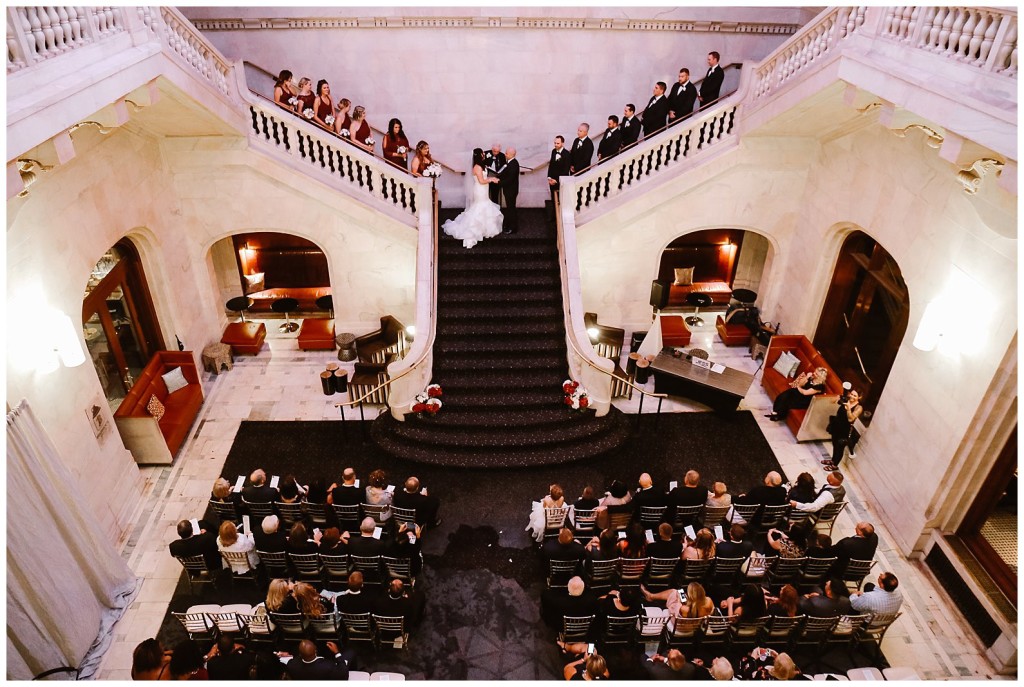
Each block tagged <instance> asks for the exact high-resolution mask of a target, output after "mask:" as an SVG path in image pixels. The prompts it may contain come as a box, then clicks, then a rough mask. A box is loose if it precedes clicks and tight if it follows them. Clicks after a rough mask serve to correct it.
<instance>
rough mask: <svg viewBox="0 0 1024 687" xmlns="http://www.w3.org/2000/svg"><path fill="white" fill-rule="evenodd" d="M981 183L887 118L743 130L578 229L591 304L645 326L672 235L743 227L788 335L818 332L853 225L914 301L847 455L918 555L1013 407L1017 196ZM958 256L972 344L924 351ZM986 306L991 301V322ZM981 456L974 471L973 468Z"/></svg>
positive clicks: (771, 314)
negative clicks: (963, 448) (762, 133)
mask: <svg viewBox="0 0 1024 687" xmlns="http://www.w3.org/2000/svg"><path fill="white" fill-rule="evenodd" d="M755 170H756V171H755ZM987 193H988V196H987V198H986V199H984V200H981V199H977V198H976V197H971V196H967V195H966V194H965V193H964V192H963V189H962V187H961V186H960V184H959V183H958V182H957V181H956V178H955V170H954V169H953V167H952V166H951V165H949V164H948V163H947V162H945V161H943V160H941V159H939V158H938V155H937V153H936V152H935V151H934V150H931V149H929V148H927V147H924V146H923V145H919V144H915V143H914V142H910V141H905V140H901V139H896V138H894V137H892V136H891V135H890V134H888V133H887V132H886V131H885V130H884V128H882V127H881V126H879V125H873V126H871V127H868V128H864V129H861V130H859V131H857V132H854V133H851V134H848V135H845V136H839V137H836V138H834V139H832V140H829V141H827V142H825V143H820V144H819V143H818V142H817V141H815V140H813V139H800V138H791V137H757V138H755V137H748V138H746V139H744V141H743V142H742V144H741V145H740V146H739V147H737V148H736V149H734V150H733V151H731V152H729V153H727V154H726V155H724V156H723V157H721V158H719V159H717V160H715V161H713V162H711V163H709V164H706V165H703V166H701V167H699V168H698V169H696V170H694V171H693V172H692V173H689V174H687V175H685V176H684V177H681V178H677V179H674V180H672V182H671V183H665V184H663V185H662V186H661V187H660V188H657V189H653V190H652V191H650V192H649V193H647V194H645V195H644V196H642V197H640V198H638V199H637V200H635V201H633V202H631V203H628V204H626V205H623V206H622V207H619V208H617V209H616V210H615V211H613V212H611V213H609V214H608V215H606V216H604V217H601V218H599V219H597V220H594V221H592V222H589V223H587V224H586V225H584V226H581V227H579V230H578V231H579V236H578V243H579V253H580V263H581V269H582V291H583V303H584V307H585V309H586V310H588V311H594V312H598V313H599V314H600V316H601V320H602V322H607V323H609V324H611V325H615V326H624V327H625V328H626V329H627V330H629V329H639V328H646V326H647V325H648V323H649V322H650V312H651V310H650V307H649V305H648V303H647V297H648V289H649V280H650V279H652V278H654V276H655V275H656V273H657V265H658V259H659V256H660V254H661V250H662V249H663V247H664V246H665V245H666V244H667V243H668V242H669V241H671V240H672V238H674V237H675V236H678V235H679V234H680V233H685V232H688V231H694V230H698V229H704V228H708V227H739V228H745V229H751V230H753V231H757V232H759V233H760V234H762V235H763V236H764V237H765V238H766V239H767V242H768V243H769V244H770V246H771V251H770V253H771V255H772V260H771V263H770V264H769V265H768V266H766V269H765V272H764V275H763V281H762V286H761V289H760V290H759V294H760V298H759V304H760V305H761V307H762V308H763V310H764V316H765V318H766V319H770V320H773V321H775V320H781V322H782V324H783V327H784V330H785V331H786V332H787V333H797V332H800V333H805V334H807V335H808V336H813V332H814V329H815V326H816V324H817V321H818V317H819V315H820V310H821V307H822V304H823V302H824V299H825V295H826V292H827V288H828V284H829V282H830V280H831V275H832V270H833V268H834V265H835V259H836V255H837V254H838V250H839V246H840V245H841V243H842V240H843V238H844V237H845V236H846V235H847V234H848V233H849V231H852V230H854V229H861V230H863V231H865V232H867V233H868V234H870V235H871V236H872V237H874V238H875V239H876V240H877V241H879V242H880V243H881V244H882V245H883V246H884V247H885V248H886V249H887V250H888V251H889V252H890V253H891V254H892V255H893V256H894V257H895V259H896V260H897V262H898V264H899V266H900V269H901V270H902V274H903V277H904V279H905V280H906V282H907V284H908V287H909V290H910V298H911V315H910V323H909V326H908V329H907V333H906V336H905V337H904V341H903V344H902V346H901V348H900V351H899V354H898V356H897V358H896V361H895V364H894V366H893V369H892V374H891V375H890V377H889V380H888V382H887V384H886V387H885V391H884V393H883V395H882V397H881V400H880V402H879V405H878V408H877V411H876V413H875V417H874V419H873V422H872V424H871V426H870V428H869V431H868V432H867V433H866V434H865V435H864V439H863V442H862V444H861V447H860V448H858V458H857V460H856V463H855V467H853V468H852V469H853V470H854V471H855V473H856V475H857V478H858V480H859V482H858V483H859V484H860V485H862V486H864V487H865V488H866V489H867V490H868V492H869V493H870V494H871V495H872V497H873V499H872V500H873V502H874V503H875V504H876V505H877V508H878V510H879V511H880V515H881V517H883V518H884V519H885V521H886V524H887V525H888V526H889V528H890V529H891V530H892V532H893V534H894V535H895V536H896V538H897V544H898V546H899V547H900V549H901V550H902V551H903V552H904V553H905V554H909V553H911V552H912V551H914V550H915V549H917V548H918V547H919V546H920V541H919V539H920V537H921V534H922V532H923V531H924V530H925V529H926V528H927V527H928V526H931V524H934V523H933V518H934V517H935V514H936V513H937V512H939V511H941V509H942V501H943V498H944V497H945V495H946V490H947V489H948V486H947V485H945V484H944V481H943V479H944V477H948V476H947V475H946V471H947V470H948V469H949V468H950V466H951V465H952V464H953V461H954V456H955V454H956V453H957V451H958V449H959V448H960V445H961V443H962V442H963V441H965V437H966V436H967V433H968V431H969V429H970V427H971V425H972V423H975V422H978V421H984V420H986V419H988V418H987V416H988V414H989V413H999V412H1005V411H1006V407H1005V406H1006V405H1007V404H1008V403H1009V402H1010V401H1011V400H1012V399H1004V401H1003V403H1002V407H1001V409H1000V407H999V404H995V405H996V406H997V407H996V408H994V409H993V408H992V407H990V406H992V402H991V399H986V398H985V396H986V392H987V390H988V389H989V387H990V385H991V384H992V381H993V378H994V376H995V375H1002V374H1005V371H1003V370H1002V369H1001V367H1000V361H1001V360H1003V358H1004V356H1005V354H1006V353H1007V351H1008V350H1009V349H1010V348H1011V347H1012V346H1014V345H1015V343H1014V342H1015V338H1014V336H1015V332H1016V326H1017V325H1016V319H1015V317H1014V315H1013V313H1015V312H1016V309H1017V300H1016V249H1017V245H1016V239H1015V237H1012V236H1011V237H1007V236H1005V235H1004V233H1005V232H1004V231H1003V228H1004V226H1005V223H1006V222H1008V221H1012V220H1014V219H1015V217H1016V211H1015V209H1014V207H1015V198H1014V197H1013V196H1011V195H1009V194H1007V193H1006V192H1005V191H1002V190H1001V189H998V188H997V187H996V186H995V181H994V180H989V187H988V191H987ZM955 270H960V271H962V272H963V273H965V274H966V276H967V278H968V279H969V280H970V282H971V283H972V284H973V288H974V289H975V292H974V293H973V294H972V297H971V298H970V301H969V302H970V303H972V304H976V306H977V307H976V308H972V315H971V317H970V318H968V319H967V321H965V322H964V324H963V326H970V327H972V332H973V337H972V339H973V340H974V343H976V344H977V349H976V350H975V351H973V352H970V353H961V354H956V355H950V354H947V353H944V352H942V351H940V350H935V351H931V352H923V351H920V350H917V349H915V348H914V347H913V346H912V341H913V338H914V334H915V333H916V331H917V327H918V325H919V323H920V321H921V317H922V313H923V310H924V307H925V305H926V304H927V303H929V302H930V301H931V300H933V299H935V298H936V297H937V296H938V295H939V294H940V293H942V292H943V291H944V290H945V289H946V288H947V285H948V284H949V283H950V282H949V280H950V278H951V273H952V272H953V271H955ZM986 308H988V309H990V312H991V313H992V315H991V317H989V318H987V321H981V320H984V319H985V318H984V317H982V316H983V311H984V310H985V309H986ZM966 314H967V313H966V312H965V313H956V315H957V318H958V319H960V317H961V316H965V315H966ZM979 317H980V318H981V319H980V320H979V319H978V318H979ZM976 320H977V321H976ZM975 327H976V330H975V329H974V328H975ZM848 467H849V466H848ZM976 469H977V468H976V467H973V466H972V469H971V472H970V473H967V474H969V475H970V476H971V477H972V479H977V477H976V476H975V472H974V471H975V470H976ZM983 472H984V471H982V474H983ZM908 476H912V479H909V480H908V479H907V477H908Z"/></svg>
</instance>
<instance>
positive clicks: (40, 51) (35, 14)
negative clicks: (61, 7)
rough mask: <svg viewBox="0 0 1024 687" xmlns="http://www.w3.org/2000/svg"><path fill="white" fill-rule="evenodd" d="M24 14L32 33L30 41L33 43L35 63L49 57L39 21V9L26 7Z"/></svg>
mask: <svg viewBox="0 0 1024 687" xmlns="http://www.w3.org/2000/svg"><path fill="white" fill-rule="evenodd" d="M25 13H26V14H27V15H28V23H29V26H30V27H31V31H32V40H33V42H34V49H33V53H34V54H35V58H36V59H35V61H41V60H45V59H46V58H47V57H49V55H47V54H46V53H47V50H46V37H45V36H43V25H42V22H41V21H40V19H39V8H38V7H26V8H25Z"/></svg>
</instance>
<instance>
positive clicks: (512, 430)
mask: <svg viewBox="0 0 1024 687" xmlns="http://www.w3.org/2000/svg"><path fill="white" fill-rule="evenodd" d="M441 412H442V413H443V412H444V411H443V410H442V411H441ZM563 412H564V413H565V414H566V415H568V412H569V411H568V410H565V411H563ZM440 415H441V413H438V415H437V416H433V417H419V416H412V417H409V418H407V419H406V421H405V422H403V423H400V425H399V426H397V427H396V429H395V431H394V433H393V435H394V438H395V440H396V441H406V442H409V443H417V442H419V443H430V444H432V445H434V446H436V447H439V448H441V447H443V448H445V449H448V448H471V447H474V446H478V447H488V448H491V449H507V448H524V447H525V448H542V447H544V446H549V447H551V448H552V449H553V450H557V449H558V448H560V446H561V445H562V444H565V443H567V442H570V443H575V442H580V441H585V440H589V439H591V438H597V437H599V436H600V435H602V434H604V433H605V432H607V431H609V428H611V427H613V426H614V424H615V422H614V419H607V420H606V419H605V418H593V417H589V416H586V415H583V416H580V417H577V418H575V419H563V421H562V422H561V423H559V424H557V425H549V426H546V427H538V426H529V427H522V426H519V427H516V426H508V427H505V428H504V429H503V430H502V431H501V432H495V431H493V429H491V428H486V427H478V428H475V429H467V428H463V429H462V430H461V431H459V432H452V431H447V430H448V427H442V428H440V431H439V427H438V425H435V424H434V421H435V420H437V419H438V417H440ZM575 420H580V422H576V421H575Z"/></svg>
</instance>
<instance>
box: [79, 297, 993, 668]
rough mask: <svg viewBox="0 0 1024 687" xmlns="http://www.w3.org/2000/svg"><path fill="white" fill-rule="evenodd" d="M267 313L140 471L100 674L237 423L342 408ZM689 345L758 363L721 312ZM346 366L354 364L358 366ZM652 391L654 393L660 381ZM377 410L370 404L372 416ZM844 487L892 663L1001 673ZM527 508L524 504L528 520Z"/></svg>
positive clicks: (117, 659)
mask: <svg viewBox="0 0 1024 687" xmlns="http://www.w3.org/2000/svg"><path fill="white" fill-rule="evenodd" d="M264 322H266V324H267V331H268V336H267V342H266V345H265V346H264V348H263V350H262V351H261V352H260V354H259V355H257V356H236V357H235V364H234V369H233V370H231V371H226V372H222V373H221V374H220V375H212V374H210V373H204V384H205V391H206V397H207V398H206V402H205V404H204V407H203V412H202V415H201V416H200V420H199V421H198V422H197V423H196V425H195V427H194V428H193V430H192V436H190V437H189V439H188V440H187V442H186V444H185V447H184V449H183V450H182V452H181V453H180V454H179V456H178V459H177V461H176V462H175V464H174V465H173V466H170V467H148V468H142V472H143V475H144V477H145V478H146V480H147V486H146V492H145V496H144V500H143V503H142V505H141V506H140V508H139V512H138V514H137V517H136V519H135V522H136V523H137V524H136V526H135V529H134V531H133V532H132V533H131V535H130V536H129V538H128V543H127V544H126V545H125V549H124V552H123V554H124V556H125V558H126V560H127V561H128V563H129V565H130V566H131V568H132V569H133V570H134V571H135V572H136V574H137V575H138V576H139V577H141V578H143V585H142V589H141V591H140V593H139V596H138V598H137V599H136V601H135V602H134V603H132V605H131V607H130V609H129V610H128V612H127V613H126V614H125V616H124V618H122V620H121V621H120V622H119V623H118V624H117V625H116V627H115V628H114V633H115V641H114V643H113V645H112V648H111V649H110V651H108V653H107V655H106V657H105V659H104V663H103V665H102V667H101V669H100V672H99V675H98V677H99V678H100V679H125V680H127V679H129V677H130V668H131V653H132V650H133V648H134V647H135V645H136V644H137V643H138V642H140V641H141V640H143V639H145V638H147V637H152V636H154V635H155V634H156V632H157V630H158V629H159V627H160V623H161V621H162V619H163V616H164V614H165V612H166V610H167V604H168V602H169V601H170V598H171V595H172V593H173V590H174V588H175V586H176V584H177V581H178V578H179V576H180V573H181V567H180V566H179V564H178V563H177V561H175V560H174V559H173V558H171V557H170V555H169V554H168V553H167V544H168V543H169V542H170V541H172V540H173V539H174V538H175V537H176V536H177V535H176V533H175V529H174V528H175V525H176V523H177V522H178V521H179V520H181V519H182V518H189V517H196V516H197V515H198V514H201V513H202V512H203V511H204V509H205V508H206V502H207V499H208V498H209V493H210V487H211V485H212V484H213V480H214V479H216V478H217V477H218V476H219V475H220V471H221V466H222V465H223V464H224V460H225V459H226V457H227V454H228V451H229V449H230V448H231V444H232V441H233V439H234V435H235V432H236V431H237V429H238V425H239V423H240V422H241V421H242V420H244V419H248V420H325V419H326V420H332V419H338V418H339V417H340V416H339V413H338V410H337V408H336V407H335V405H334V404H335V403H336V402H337V401H339V400H347V396H337V395H335V396H329V397H327V396H324V395H323V393H322V390H321V387H320V379H319V373H320V372H321V371H322V370H323V369H324V367H325V365H326V364H327V363H328V362H338V361H337V353H336V352H331V351H310V352H302V351H298V350H297V348H296V346H295V341H294V340H295V334H281V333H279V332H278V330H277V324H279V322H277V321H274V320H264ZM628 334H629V332H627V335H628ZM691 344H692V345H693V346H699V347H701V348H704V349H706V350H708V351H710V353H711V359H712V360H713V361H716V362H721V363H723V364H725V365H727V366H730V367H734V368H737V369H741V370H745V371H747V372H750V373H754V372H755V370H757V368H758V362H756V361H752V360H751V359H750V358H749V356H748V355H747V353H746V348H744V347H734V348H726V347H725V346H723V345H722V344H721V342H719V341H718V340H717V336H716V335H715V329H714V320H713V318H712V317H707V318H705V325H704V326H703V327H699V328H693V339H692V342H691ZM339 364H340V365H342V366H343V367H347V368H348V369H349V374H351V373H352V363H339ZM648 388H649V389H650V390H651V391H653V381H651V382H649V384H648ZM638 405H639V398H638V396H637V395H634V398H633V399H632V400H630V401H625V402H620V401H616V406H618V407H620V408H621V409H623V410H626V411H628V412H636V407H637V406H638ZM770 405H771V404H770V402H769V400H768V397H767V396H766V395H765V393H764V391H763V389H762V388H761V385H760V373H758V374H757V375H756V376H755V381H754V384H753V385H752V386H751V389H750V392H749V393H748V394H747V396H746V398H745V399H744V400H743V402H742V404H741V406H740V407H741V408H745V409H750V410H752V411H754V415H755V417H757V418H758V423H759V425H760V426H761V429H762V431H763V432H764V434H765V437H766V438H767V440H768V442H769V444H770V445H771V447H772V450H773V451H775V455H776V457H777V458H778V460H779V463H780V464H781V465H782V468H783V469H784V470H785V471H786V473H787V475H788V476H790V477H791V478H792V477H795V476H796V475H797V474H799V473H800V472H805V471H808V472H811V473H812V474H814V475H815V477H816V480H817V481H819V482H820V481H821V480H823V479H824V474H825V473H824V472H823V471H822V470H821V468H820V466H819V464H818V460H819V459H820V458H822V457H825V456H826V453H827V451H826V447H825V445H824V444H819V443H810V444H797V443H796V442H795V441H794V438H793V435H792V434H791V433H790V431H789V430H788V429H787V428H786V426H785V425H784V424H782V423H773V422H770V421H769V420H767V419H766V418H764V417H763V415H764V413H765V412H768V411H769V410H770ZM656 406H657V404H656V403H651V402H650V399H648V400H647V401H645V403H644V408H643V411H644V413H648V412H654V411H655V410H656ZM703 409H704V408H703V407H702V406H699V405H698V404H694V403H687V402H686V401H683V400H680V399H667V400H666V401H665V402H664V404H663V406H662V412H685V411H692V410H703ZM376 412H377V411H376V410H374V411H372V412H371V411H368V412H367V417H368V418H369V417H370V416H372V415H375V414H376ZM346 416H347V417H348V419H358V413H351V412H346ZM848 460H856V459H848ZM684 469H685V465H684V464H681V465H680V474H681V473H682V472H683V470H684ZM847 486H848V492H847V493H848V495H849V500H850V502H851V505H850V506H849V507H847V509H846V511H845V512H844V513H843V515H842V516H841V517H840V519H839V522H838V523H837V524H836V527H835V531H834V538H835V539H838V538H841V537H843V536H847V535H848V534H850V533H852V532H853V528H854V524H855V523H856V522H858V521H860V520H866V521H869V522H873V523H875V526H876V529H877V531H878V534H879V537H880V541H881V544H880V546H879V549H878V552H877V553H876V554H875V558H876V560H877V561H878V565H877V566H876V568H875V572H873V573H872V575H874V574H875V573H876V572H881V571H883V570H890V571H892V572H894V573H896V575H897V576H898V577H899V579H900V581H901V585H900V587H901V589H903V594H904V599H906V602H905V604H904V606H903V616H902V617H901V618H900V619H899V620H898V621H897V622H896V624H894V625H893V627H892V628H891V629H890V631H889V633H888V634H887V635H886V638H885V643H884V651H885V654H886V656H887V657H888V658H889V660H890V662H891V663H892V665H901V666H913V667H914V668H915V669H916V670H917V671H918V673H919V674H920V675H921V676H922V677H923V678H926V679H957V678H960V679H964V678H967V679H969V678H974V679H977V678H982V677H992V676H993V675H992V668H991V666H990V664H989V663H988V662H987V660H986V659H985V658H984V653H983V649H982V646H981V644H980V642H979V641H978V640H977V638H976V637H975V636H974V634H973V632H972V631H971V629H970V627H969V626H968V625H967V624H966V622H964V621H963V620H962V619H961V618H960V617H958V616H957V614H956V613H955V612H953V611H952V610H951V609H950V608H949V606H948V602H947V600H946V599H945V597H944V596H943V595H942V594H941V592H939V591H938V590H937V589H936V588H935V586H934V585H933V583H932V582H931V579H930V578H929V577H928V576H927V575H926V574H925V573H924V572H923V570H924V568H923V566H922V565H921V564H920V563H918V562H916V561H908V560H906V559H905V558H904V557H903V556H902V555H901V554H900V553H899V552H897V551H895V550H894V549H893V548H892V546H891V545H890V544H889V543H888V542H889V537H888V533H887V532H886V530H885V528H884V527H882V526H881V524H880V522H879V519H878V518H877V517H875V515H874V508H873V506H872V504H870V503H867V502H865V501H863V500H862V499H861V498H860V495H859V493H858V489H857V484H856V482H855V481H854V480H848V481H847ZM730 487H733V485H730ZM525 516H526V510H525V506H524V519H525Z"/></svg>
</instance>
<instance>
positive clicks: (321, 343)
mask: <svg viewBox="0 0 1024 687" xmlns="http://www.w3.org/2000/svg"><path fill="white" fill-rule="evenodd" d="M299 350H301V351H310V350H318V351H333V350H334V320H324V319H317V318H312V317H307V318H306V319H304V320H303V321H302V326H301V327H299Z"/></svg>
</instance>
